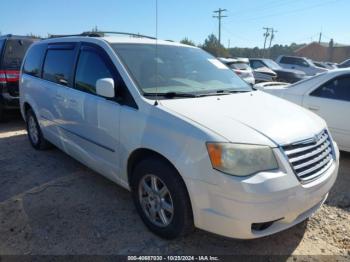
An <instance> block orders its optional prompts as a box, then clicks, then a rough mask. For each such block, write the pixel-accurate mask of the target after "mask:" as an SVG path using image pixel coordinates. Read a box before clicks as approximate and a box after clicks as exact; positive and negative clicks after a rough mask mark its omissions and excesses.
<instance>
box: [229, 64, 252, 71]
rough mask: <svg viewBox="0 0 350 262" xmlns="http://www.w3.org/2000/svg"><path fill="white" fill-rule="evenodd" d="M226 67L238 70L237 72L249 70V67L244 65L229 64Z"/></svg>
mask: <svg viewBox="0 0 350 262" xmlns="http://www.w3.org/2000/svg"><path fill="white" fill-rule="evenodd" d="M228 66H229V67H230V68H232V69H238V70H247V69H249V65H248V64H246V63H231V64H228Z"/></svg>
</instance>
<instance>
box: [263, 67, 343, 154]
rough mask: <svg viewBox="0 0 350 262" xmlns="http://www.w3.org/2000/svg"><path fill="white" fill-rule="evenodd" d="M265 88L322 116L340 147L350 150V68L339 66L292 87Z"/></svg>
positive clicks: (266, 90)
mask: <svg viewBox="0 0 350 262" xmlns="http://www.w3.org/2000/svg"><path fill="white" fill-rule="evenodd" d="M262 90H264V91H265V92H268V93H271V94H273V95H277V96H279V97H282V98H284V99H287V100H289V101H292V102H294V103H296V104H298V105H301V106H303V107H305V108H307V109H309V110H311V111H313V112H314V113H316V114H318V115H319V116H321V117H322V118H323V119H325V120H326V122H327V124H328V126H329V129H330V131H331V133H332V135H333V138H334V140H335V141H336V142H337V143H338V145H339V148H340V149H341V150H344V151H348V152H350V120H349V119H350V69H335V70H332V71H329V72H327V73H323V74H320V75H317V76H315V77H312V78H309V79H307V80H303V81H300V82H298V83H295V84H293V85H290V86H277V87H275V88H263V89H262Z"/></svg>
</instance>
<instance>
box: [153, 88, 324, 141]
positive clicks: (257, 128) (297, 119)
mask: <svg viewBox="0 0 350 262" xmlns="http://www.w3.org/2000/svg"><path fill="white" fill-rule="evenodd" d="M160 104H161V105H162V106H164V107H166V108H168V109H170V110H171V111H174V112H176V113H178V114H180V115H182V116H184V117H186V118H188V119H191V120H192V121H194V122H196V123H197V124H200V125H201V126H204V127H205V128H207V129H210V130H211V131H213V132H215V133H216V134H219V135H221V136H222V137H224V138H226V139H227V140H228V141H230V142H235V143H251V144H266V145H271V144H272V145H283V144H289V143H291V142H296V141H300V140H303V139H307V138H310V137H313V136H315V135H316V134H318V133H320V132H321V131H322V130H323V129H324V128H325V127H326V124H325V122H324V121H323V120H322V119H321V118H320V117H318V116H317V115H315V114H314V113H312V112H309V111H307V110H306V109H304V108H302V107H300V106H298V105H295V104H293V103H291V102H288V101H286V100H283V99H281V98H278V97H275V96H272V95H270V94H266V93H264V92H261V91H253V92H245V93H236V94H230V95H222V96H209V97H201V98H185V99H169V100H161V102H160Z"/></svg>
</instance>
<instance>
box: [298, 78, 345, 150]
mask: <svg viewBox="0 0 350 262" xmlns="http://www.w3.org/2000/svg"><path fill="white" fill-rule="evenodd" d="M303 104H304V106H305V107H306V108H308V109H310V110H312V111H314V112H315V113H316V114H318V115H320V116H321V117H322V118H323V119H325V120H326V122H327V125H328V127H329V129H330V131H331V133H332V136H333V138H334V140H335V141H336V142H337V143H338V144H339V146H340V148H341V149H343V150H346V151H350V121H349V116H350V75H347V76H341V77H336V78H334V79H332V80H330V81H328V82H326V83H325V84H323V85H321V86H320V87H317V88H315V89H314V90H312V91H311V92H310V93H309V94H308V95H306V96H305V98H304V101H303Z"/></svg>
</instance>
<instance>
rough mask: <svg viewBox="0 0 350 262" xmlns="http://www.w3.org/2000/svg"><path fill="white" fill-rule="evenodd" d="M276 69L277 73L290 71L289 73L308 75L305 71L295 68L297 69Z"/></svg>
mask: <svg viewBox="0 0 350 262" xmlns="http://www.w3.org/2000/svg"><path fill="white" fill-rule="evenodd" d="M274 71H275V72H276V73H289V74H294V75H303V76H305V75H306V74H305V73H304V72H303V71H300V70H295V69H286V68H280V69H274Z"/></svg>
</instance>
